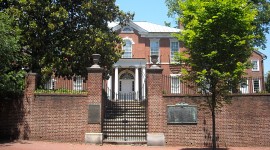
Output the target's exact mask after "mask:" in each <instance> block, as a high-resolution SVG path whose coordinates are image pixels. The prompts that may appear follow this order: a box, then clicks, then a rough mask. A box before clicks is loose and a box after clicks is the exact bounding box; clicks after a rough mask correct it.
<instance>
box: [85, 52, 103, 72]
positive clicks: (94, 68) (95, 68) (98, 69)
mask: <svg viewBox="0 0 270 150" xmlns="http://www.w3.org/2000/svg"><path fill="white" fill-rule="evenodd" d="M92 58H93V62H94V64H93V65H92V66H91V67H87V68H86V69H87V71H88V73H102V72H103V68H101V67H100V66H99V65H98V63H99V61H100V54H92Z"/></svg>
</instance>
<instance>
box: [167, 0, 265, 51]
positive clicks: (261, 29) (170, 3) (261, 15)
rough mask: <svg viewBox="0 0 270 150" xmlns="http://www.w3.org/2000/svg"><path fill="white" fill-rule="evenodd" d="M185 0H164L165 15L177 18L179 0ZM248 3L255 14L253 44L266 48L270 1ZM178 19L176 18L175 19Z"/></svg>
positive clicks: (178, 14) (259, 0)
mask: <svg viewBox="0 0 270 150" xmlns="http://www.w3.org/2000/svg"><path fill="white" fill-rule="evenodd" d="M181 1H185V0H165V3H166V5H167V7H168V13H167V15H168V16H169V17H173V18H178V17H180V16H181V15H182V10H181V9H179V2H181ZM248 3H253V4H254V6H255V8H256V10H257V13H258V14H257V16H256V18H255V19H254V21H253V25H255V26H256V29H255V30H254V31H253V32H254V34H255V35H256V38H255V39H254V41H253V44H254V46H256V47H258V48H261V49H265V48H266V45H265V43H266V35H265V34H266V33H269V27H270V1H269V0H248ZM177 21H178V20H177Z"/></svg>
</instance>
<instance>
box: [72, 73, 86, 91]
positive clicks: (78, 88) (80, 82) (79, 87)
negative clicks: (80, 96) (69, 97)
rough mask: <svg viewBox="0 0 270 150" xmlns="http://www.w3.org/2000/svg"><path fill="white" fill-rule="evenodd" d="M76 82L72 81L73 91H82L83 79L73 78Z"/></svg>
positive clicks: (79, 77)
mask: <svg viewBox="0 0 270 150" xmlns="http://www.w3.org/2000/svg"><path fill="white" fill-rule="evenodd" d="M75 78H76V80H73V88H72V89H73V90H76V91H82V90H83V78H82V77H81V76H75Z"/></svg>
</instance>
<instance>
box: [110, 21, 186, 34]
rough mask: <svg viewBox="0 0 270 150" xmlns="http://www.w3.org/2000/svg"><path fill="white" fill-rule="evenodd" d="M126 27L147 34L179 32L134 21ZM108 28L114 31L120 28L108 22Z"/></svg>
mask: <svg viewBox="0 0 270 150" xmlns="http://www.w3.org/2000/svg"><path fill="white" fill-rule="evenodd" d="M128 25H129V26H130V27H133V28H135V29H137V30H138V31H140V32H148V33H174V32H179V31H181V30H180V29H177V28H172V27H167V26H162V25H158V24H154V23H150V22H146V21H134V22H130V23H129V24H128ZM108 26H109V27H110V28H114V29H115V30H117V29H120V28H121V27H120V25H118V23H117V22H110V23H109V24H108Z"/></svg>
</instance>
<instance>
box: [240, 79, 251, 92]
mask: <svg viewBox="0 0 270 150" xmlns="http://www.w3.org/2000/svg"><path fill="white" fill-rule="evenodd" d="M240 92H241V93H243V94H245V93H249V91H248V80H247V79H243V80H242V81H241V83H240Z"/></svg>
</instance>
